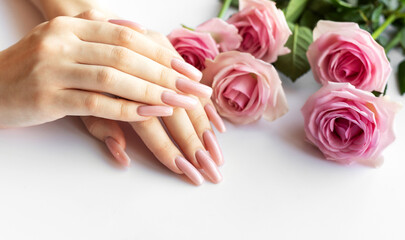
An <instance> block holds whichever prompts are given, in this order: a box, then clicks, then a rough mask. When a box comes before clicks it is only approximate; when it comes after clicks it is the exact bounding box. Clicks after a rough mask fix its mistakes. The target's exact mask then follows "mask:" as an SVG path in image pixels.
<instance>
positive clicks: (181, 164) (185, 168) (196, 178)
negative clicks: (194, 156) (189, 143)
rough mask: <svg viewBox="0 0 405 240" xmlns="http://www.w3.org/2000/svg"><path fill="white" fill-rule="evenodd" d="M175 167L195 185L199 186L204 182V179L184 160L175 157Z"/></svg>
mask: <svg viewBox="0 0 405 240" xmlns="http://www.w3.org/2000/svg"><path fill="white" fill-rule="evenodd" d="M174 162H175V163H176V166H177V167H178V168H179V169H180V170H181V171H182V172H183V173H184V174H185V175H186V176H187V177H188V178H189V179H190V180H191V181H192V182H193V183H194V184H196V185H201V184H202V183H203V182H204V177H203V176H202V175H201V173H200V172H199V171H198V170H197V169H196V168H195V167H194V166H193V164H191V163H190V162H189V161H187V160H186V159H185V158H183V157H180V156H177V157H176V159H175V160H174Z"/></svg>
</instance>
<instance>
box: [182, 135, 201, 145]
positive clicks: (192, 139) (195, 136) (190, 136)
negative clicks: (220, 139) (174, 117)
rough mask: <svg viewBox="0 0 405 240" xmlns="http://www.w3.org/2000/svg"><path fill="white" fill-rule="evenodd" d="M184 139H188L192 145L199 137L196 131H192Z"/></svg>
mask: <svg viewBox="0 0 405 240" xmlns="http://www.w3.org/2000/svg"><path fill="white" fill-rule="evenodd" d="M184 140H185V141H186V143H187V144H189V145H191V144H192V143H196V142H198V140H199V139H198V137H197V135H196V134H195V133H193V132H190V133H187V134H186V136H185V138H184Z"/></svg>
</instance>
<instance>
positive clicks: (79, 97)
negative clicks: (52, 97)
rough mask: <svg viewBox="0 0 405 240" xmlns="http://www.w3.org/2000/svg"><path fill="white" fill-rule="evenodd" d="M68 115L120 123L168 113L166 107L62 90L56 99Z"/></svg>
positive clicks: (84, 92) (91, 93) (72, 90)
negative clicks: (105, 119) (92, 117)
mask: <svg viewBox="0 0 405 240" xmlns="http://www.w3.org/2000/svg"><path fill="white" fill-rule="evenodd" d="M56 101H57V102H56V104H57V105H59V106H60V108H61V109H63V110H64V111H65V113H66V115H72V116H95V117H101V118H107V119H112V120H119V121H125V122H128V121H144V120H147V119H148V118H149V117H150V116H155V115H157V114H156V113H166V111H168V109H167V107H165V106H148V105H142V104H139V103H136V102H132V101H128V100H125V99H116V98H111V97H109V96H106V95H103V94H100V93H93V92H86V91H80V90H74V89H66V90H61V92H60V94H59V95H58V97H57V99H56Z"/></svg>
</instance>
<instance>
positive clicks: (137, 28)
mask: <svg viewBox="0 0 405 240" xmlns="http://www.w3.org/2000/svg"><path fill="white" fill-rule="evenodd" d="M108 22H110V23H113V24H117V25H121V26H125V27H129V28H131V29H133V30H135V31H138V32H141V33H144V32H146V28H145V27H144V26H142V25H141V24H139V23H136V22H132V21H128V20H122V19H110V20H108Z"/></svg>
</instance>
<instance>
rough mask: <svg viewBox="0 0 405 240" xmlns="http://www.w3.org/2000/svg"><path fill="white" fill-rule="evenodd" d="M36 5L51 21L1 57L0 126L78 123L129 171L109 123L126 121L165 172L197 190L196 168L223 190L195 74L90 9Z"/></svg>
mask: <svg viewBox="0 0 405 240" xmlns="http://www.w3.org/2000/svg"><path fill="white" fill-rule="evenodd" d="M32 2H34V4H35V5H36V6H37V7H38V8H39V9H40V10H41V11H42V13H43V14H44V16H45V17H46V18H47V19H49V21H48V22H45V23H43V24H41V25H39V26H37V27H36V28H34V29H33V30H32V31H31V33H29V34H28V35H27V36H26V37H25V38H24V39H22V40H21V41H20V42H18V43H17V44H16V45H14V46H12V47H10V48H8V49H6V50H4V51H2V52H0V79H1V81H0V96H2V98H1V100H0V112H2V113H5V114H1V116H0V126H1V127H25V126H32V125H38V124H42V123H45V122H50V121H53V120H56V119H59V118H62V117H64V116H67V115H73V116H81V117H82V120H83V122H84V124H85V125H86V127H87V129H88V130H89V132H90V133H91V134H92V135H93V136H94V137H96V138H97V139H99V140H101V141H104V142H106V144H107V146H108V148H109V149H110V151H111V153H112V154H113V155H114V157H115V158H116V160H117V162H119V163H120V164H122V165H125V166H127V165H129V162H130V160H129V157H128V156H127V155H126V154H125V152H124V149H125V147H126V141H125V137H124V134H123V131H122V130H121V128H120V126H119V124H118V122H116V121H115V120H119V121H125V122H130V124H131V126H132V127H133V129H134V130H135V131H136V132H137V134H138V135H139V136H140V137H141V138H142V140H143V141H144V143H145V144H146V146H147V147H148V148H149V149H150V150H151V151H152V153H154V155H155V156H156V158H157V159H158V160H159V161H160V162H162V163H163V164H164V165H165V166H166V167H168V168H169V169H170V170H171V171H173V172H175V173H178V174H185V175H186V176H188V177H189V178H190V180H191V181H192V182H193V183H194V184H197V185H199V184H201V183H202V182H203V177H202V175H201V174H200V173H199V172H198V171H197V170H196V169H200V168H203V169H204V171H205V172H206V175H207V176H208V178H209V179H210V180H211V181H212V182H215V183H217V182H219V181H221V179H222V176H221V174H220V172H219V170H218V168H217V165H222V163H223V157H222V153H221V151H220V149H219V146H218V143H217V142H216V139H215V135H214V134H213V132H212V129H211V125H210V120H211V121H212V122H213V124H214V125H215V126H216V128H217V129H218V130H220V131H224V130H225V128H224V125H223V122H222V121H221V120H220V118H219V117H218V115H217V113H216V112H215V111H213V110H212V109H213V107H212V105H211V102H210V100H209V94H210V91H209V89H207V87H205V88H204V87H203V86H199V84H198V83H197V82H196V81H198V80H199V79H198V78H199V77H200V76H198V72H196V71H195V69H190V67H189V66H184V64H183V65H181V64H182V63H179V62H178V60H179V59H181V57H180V56H179V55H178V54H177V53H176V52H175V50H174V49H173V47H172V46H171V44H170V42H169V41H168V40H167V38H166V37H165V36H163V35H161V34H159V33H156V32H152V31H150V30H145V29H144V28H142V27H141V26H140V25H138V24H133V23H131V22H128V21H110V22H108V19H109V18H111V16H112V14H109V13H107V12H106V11H103V10H101V9H100V8H99V7H98V6H97V5H96V4H95V2H94V1H88V0H74V1H64V0H32ZM91 9H98V10H97V11H96V10H91ZM61 16H64V17H61ZM67 16H76V17H67ZM6 59H7V61H6ZM173 59H177V60H176V62H175V64H174V62H173ZM179 64H180V65H179ZM179 66H180V67H179ZM182 66H183V67H182ZM5 69H7V71H5ZM178 79H182V81H183V83H184V82H185V81H186V80H187V81H189V82H193V84H191V85H190V83H189V82H185V83H186V84H182V85H181V84H180V83H179V82H180V80H178ZM184 86H186V87H184ZM187 86H191V87H192V88H190V87H187ZM103 93H107V94H103ZM168 93H171V95H168ZM165 94H166V95H165ZM114 96H117V97H119V98H117V97H114ZM173 99H175V100H173ZM157 116H162V120H163V121H162V122H161V121H159V119H158V118H157ZM162 124H164V125H165V127H166V128H167V130H168V132H169V134H170V135H171V137H172V138H173V140H174V142H173V141H172V140H171V138H170V136H169V135H168V134H167V133H166V131H165V129H164V126H163V125H162ZM176 144H177V145H178V147H179V148H178V147H176ZM206 150H207V151H209V153H210V154H207V152H206ZM183 153H184V156H183ZM186 159H187V160H186ZM190 163H191V164H190Z"/></svg>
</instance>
